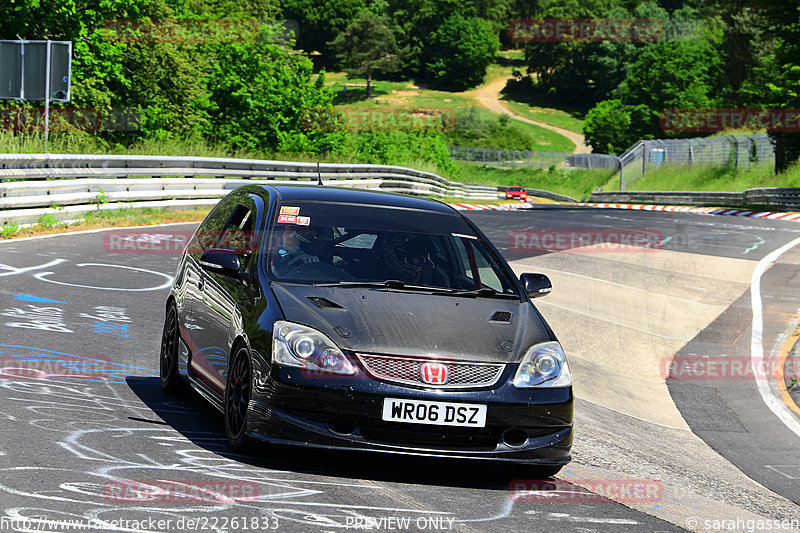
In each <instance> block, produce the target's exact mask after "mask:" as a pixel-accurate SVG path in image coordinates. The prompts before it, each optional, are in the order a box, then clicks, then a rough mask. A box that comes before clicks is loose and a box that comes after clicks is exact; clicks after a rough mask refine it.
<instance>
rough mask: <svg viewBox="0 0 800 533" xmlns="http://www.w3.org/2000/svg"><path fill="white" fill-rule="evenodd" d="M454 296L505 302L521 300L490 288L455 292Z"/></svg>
mask: <svg viewBox="0 0 800 533" xmlns="http://www.w3.org/2000/svg"><path fill="white" fill-rule="evenodd" d="M450 294H451V295H452V296H476V297H477V296H481V297H484V298H501V299H505V300H519V295H518V294H510V293H507V292H497V291H496V290H494V289H490V288H489V287H482V288H480V289H475V290H463V291H458V290H454V291H452V292H451V293H450Z"/></svg>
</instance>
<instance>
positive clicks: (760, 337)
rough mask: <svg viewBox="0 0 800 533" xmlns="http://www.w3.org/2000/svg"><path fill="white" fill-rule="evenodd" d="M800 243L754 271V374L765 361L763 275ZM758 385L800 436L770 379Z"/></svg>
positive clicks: (773, 408) (776, 412)
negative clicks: (762, 300) (762, 299)
mask: <svg viewBox="0 0 800 533" xmlns="http://www.w3.org/2000/svg"><path fill="white" fill-rule="evenodd" d="M798 244H800V238H797V239H795V240H793V241H791V242H789V243H787V244H785V245H783V246H781V247H780V248H778V249H777V250H773V251H772V252H771V253H770V254H769V255H767V256H766V257H765V258H764V259H762V260H761V261H759V262H758V265H757V266H756V269H755V271H754V272H753V277H752V281H751V282H750V300H751V304H752V308H753V327H752V336H751V340H750V364H751V367H752V369H753V373H754V374H753V375H758V374H755V372H756V370H758V369H759V368H762V366H761V365H762V364H763V363H764V316H763V310H762V308H761V306H762V302H761V276H763V275H764V273H765V272H766V271H767V270H768V269H769V267H771V266H772V264H773V263H774V262H775V261H777V260H778V258H780V256H782V255H783V254H785V253H786V252H788V251H789V250H790V249H792V248H794V247H795V246H797V245H798ZM755 382H756V387H757V388H758V392H759V394H761V399H762V400H764V403H765V404H766V406H767V407H768V408H769V410H770V411H772V413H773V414H774V415H775V416H777V417H778V419H779V420H780V421H781V422H783V424H784V425H785V426H786V427H787V428H789V430H791V431H792V432H794V433H795V434H796V435H797V436H798V437H800V422H798V421H797V419H796V418H795V416H794V414H793V413H792V412H791V411H790V410H789V409H788V407H786V404H784V403H783V401H782V400H781V399H780V398H778V397H777V396H776V395H775V394H774V393H773V392H772V389H771V388H770V386H769V384H770V380H768V379H757V380H755Z"/></svg>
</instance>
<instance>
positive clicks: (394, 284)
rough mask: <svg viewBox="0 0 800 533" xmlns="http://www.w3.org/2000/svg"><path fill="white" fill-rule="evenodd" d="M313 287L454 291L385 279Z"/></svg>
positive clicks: (320, 284) (340, 282) (339, 282)
mask: <svg viewBox="0 0 800 533" xmlns="http://www.w3.org/2000/svg"><path fill="white" fill-rule="evenodd" d="M314 286H315V287H351V288H367V289H395V290H400V291H426V292H435V293H443V294H450V293H455V290H454V289H448V288H446V287H429V286H427V285H410V284H407V283H403V282H402V281H400V280H397V279H387V280H386V281H334V282H331V283H315V284H314Z"/></svg>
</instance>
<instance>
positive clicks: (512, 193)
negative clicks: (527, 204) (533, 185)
mask: <svg viewBox="0 0 800 533" xmlns="http://www.w3.org/2000/svg"><path fill="white" fill-rule="evenodd" d="M527 199H528V192H527V191H526V190H525V189H523V188H522V187H509V188H508V189H506V200H527Z"/></svg>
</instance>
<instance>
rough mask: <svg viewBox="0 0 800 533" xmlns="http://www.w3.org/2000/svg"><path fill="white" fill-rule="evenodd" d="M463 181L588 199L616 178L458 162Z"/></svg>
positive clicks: (610, 173)
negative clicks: (518, 186) (516, 187)
mask: <svg viewBox="0 0 800 533" xmlns="http://www.w3.org/2000/svg"><path fill="white" fill-rule="evenodd" d="M456 166H457V167H458V169H459V173H460V175H461V178H462V181H464V182H465V183H475V184H478V185H495V186H496V185H521V186H522V187H528V188H531V189H543V190H546V191H550V192H554V193H558V194H565V195H567V196H571V197H572V198H575V199H576V200H582V199H586V198H588V197H589V196H590V195H591V193H592V191H594V190H595V189H596V188H597V187H602V186H604V185H605V184H606V183H608V182H609V181H610V180H613V178H614V175H615V173H614V171H612V170H598V169H593V170H585V169H556V168H552V167H551V168H550V169H545V170H538V169H529V168H528V169H514V170H512V169H501V168H491V167H484V166H481V165H477V164H474V163H466V162H460V161H459V162H456Z"/></svg>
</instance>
